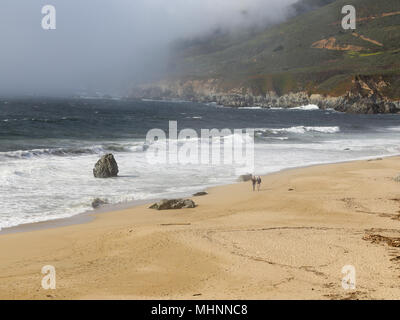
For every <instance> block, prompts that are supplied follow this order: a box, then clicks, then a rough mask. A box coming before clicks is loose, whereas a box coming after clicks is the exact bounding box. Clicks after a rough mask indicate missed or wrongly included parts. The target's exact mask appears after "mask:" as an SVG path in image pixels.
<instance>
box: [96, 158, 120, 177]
mask: <svg viewBox="0 0 400 320" xmlns="http://www.w3.org/2000/svg"><path fill="white" fill-rule="evenodd" d="M93 175H94V176H95V178H111V177H116V176H117V175H118V164H117V161H115V158H114V156H113V155H112V154H111V153H110V154H106V155H105V156H103V157H101V159H100V160H99V161H97V163H96V165H95V167H94V169H93Z"/></svg>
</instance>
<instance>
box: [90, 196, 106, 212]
mask: <svg viewBox="0 0 400 320" xmlns="http://www.w3.org/2000/svg"><path fill="white" fill-rule="evenodd" d="M105 204H108V201H107V200H104V199H100V198H96V199H94V200H93V201H92V207H93V209H97V208H98V207H101V206H104V205H105Z"/></svg>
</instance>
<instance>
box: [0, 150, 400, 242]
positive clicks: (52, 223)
mask: <svg viewBox="0 0 400 320" xmlns="http://www.w3.org/2000/svg"><path fill="white" fill-rule="evenodd" d="M393 157H400V154H395V155H386V156H385V155H384V156H379V155H378V156H370V157H365V158H362V159H355V160H342V161H336V162H327V163H317V164H310V165H302V166H298V167H288V168H284V169H281V170H278V171H273V172H270V173H264V174H260V175H261V177H263V178H265V177H267V176H269V175H271V174H276V173H280V172H285V171H288V170H297V169H303V168H310V167H314V166H325V165H334V164H341V163H351V162H356V161H371V160H381V159H386V158H393ZM257 175H258V174H257ZM238 178H239V177H238ZM237 183H241V182H240V181H238V180H236V181H233V182H232V183H228V184H220V185H219V184H218V185H215V186H212V187H204V188H202V189H199V190H198V191H196V192H201V191H209V189H212V188H218V187H224V186H229V185H232V184H237ZM182 197H183V198H193V195H186V196H182ZM169 199H172V198H169ZM160 200H162V199H148V200H133V201H129V202H121V203H114V204H107V205H103V206H101V207H99V208H97V209H93V210H87V211H84V212H81V213H78V214H76V215H73V216H71V217H66V218H59V219H54V220H45V221H39V222H31V223H24V224H20V225H17V226H13V227H8V228H3V229H0V236H1V235H6V234H13V233H21V232H31V231H39V230H45V229H53V228H60V227H65V226H73V225H79V224H86V223H90V222H92V221H93V220H95V219H96V216H97V215H99V214H104V213H111V212H114V211H120V210H126V209H134V208H136V207H139V206H142V205H151V204H152V203H155V202H158V201H160Z"/></svg>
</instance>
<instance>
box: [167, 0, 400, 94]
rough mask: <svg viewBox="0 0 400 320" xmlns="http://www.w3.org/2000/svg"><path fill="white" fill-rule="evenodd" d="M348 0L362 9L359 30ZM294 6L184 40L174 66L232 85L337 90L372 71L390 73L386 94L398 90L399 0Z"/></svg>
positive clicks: (320, 0)
mask: <svg viewBox="0 0 400 320" xmlns="http://www.w3.org/2000/svg"><path fill="white" fill-rule="evenodd" d="M348 4H351V5H353V6H354V7H355V8H356V10H357V19H358V21H357V29H356V30H355V31H352V30H346V31H345V30H343V29H342V27H341V20H342V18H343V15H342V13H341V9H342V7H343V6H345V5H348ZM306 8H308V9H306ZM310 9H313V10H311V11H308V10H310ZM304 11H308V12H305V13H302V12H304ZM296 14H297V15H296V16H295V17H293V18H291V19H289V20H288V21H286V22H285V23H282V24H279V25H276V26H273V27H269V28H265V29H264V30H257V29H254V30H246V31H241V32H240V33H239V32H236V33H230V34H226V33H222V32H218V31H217V32H215V33H214V34H212V35H210V36H208V37H204V38H202V39H195V40H193V41H187V42H183V43H181V44H180V45H177V46H176V47H175V54H176V55H175V60H174V63H173V64H172V65H171V66H173V67H171V74H173V75H174V76H175V77H179V78H181V79H182V78H185V79H188V78H190V79H210V78H213V79H223V85H224V86H225V87H226V88H230V87H237V86H243V87H248V88H252V90H253V92H256V93H260V94H261V93H265V92H268V91H272V90H273V91H275V92H277V93H278V94H285V93H288V92H291V91H302V90H307V91H308V92H310V93H326V94H331V95H341V94H344V93H345V92H347V91H348V90H350V88H351V86H352V80H353V79H354V78H355V77H357V76H369V77H370V78H375V77H376V78H377V79H384V80H387V81H388V83H390V84H391V85H390V86H389V87H388V88H386V89H385V93H386V94H387V96H388V97H390V98H394V99H399V98H400V89H399V88H400V80H399V79H400V76H399V75H400V1H399V0H382V1H376V0H336V1H332V0H306V1H302V2H301V4H297V8H296ZM324 44H325V45H326V46H327V47H328V48H326V47H323V46H324Z"/></svg>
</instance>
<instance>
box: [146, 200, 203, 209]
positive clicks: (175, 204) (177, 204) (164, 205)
mask: <svg viewBox="0 0 400 320" xmlns="http://www.w3.org/2000/svg"><path fill="white" fill-rule="evenodd" d="M195 207H196V204H195V203H194V201H193V200H190V199H172V200H166V199H164V200H161V201H160V202H157V203H155V204H153V205H152V206H151V207H150V209H155V210H174V209H187V208H195Z"/></svg>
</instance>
